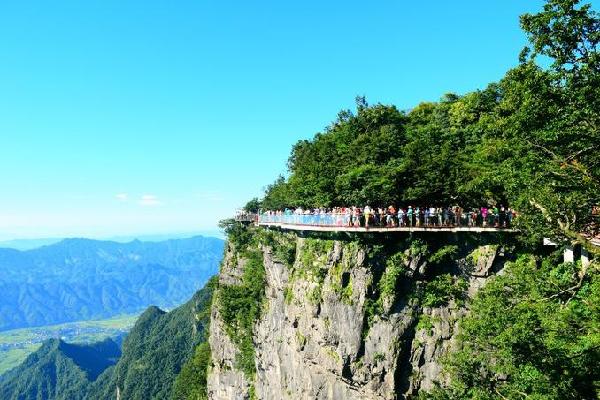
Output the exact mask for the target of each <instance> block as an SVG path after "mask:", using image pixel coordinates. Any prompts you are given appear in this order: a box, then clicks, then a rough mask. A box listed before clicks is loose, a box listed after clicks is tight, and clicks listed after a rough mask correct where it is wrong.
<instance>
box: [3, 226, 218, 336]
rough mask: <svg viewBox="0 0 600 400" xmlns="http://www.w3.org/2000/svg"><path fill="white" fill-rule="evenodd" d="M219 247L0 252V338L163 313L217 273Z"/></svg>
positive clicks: (204, 240)
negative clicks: (154, 310)
mask: <svg viewBox="0 0 600 400" xmlns="http://www.w3.org/2000/svg"><path fill="white" fill-rule="evenodd" d="M223 244H224V242H223V241H222V240H221V239H216V238H209V237H202V236H197V237H193V238H188V239H173V240H167V241H163V242H141V241H137V240H136V241H133V242H129V243H117V242H110V241H97V240H90V239H66V240H63V241H61V242H59V243H56V244H53V245H49V246H43V247H40V248H37V249H33V250H28V251H18V250H14V249H0V293H2V296H0V330H6V329H13V328H20V327H30V326H40V325H50V324H56V323H61V322H68V321H76V320H84V319H92V318H105V317H109V316H113V315H116V314H121V313H133V312H137V311H140V310H142V309H144V308H146V307H147V306H149V305H151V304H153V305H157V306H160V307H163V308H171V307H173V306H176V305H178V304H180V303H182V302H184V301H185V300H187V299H189V297H190V296H191V295H192V294H193V293H194V292H195V291H196V290H198V289H199V288H201V287H202V286H203V285H204V283H205V282H206V280H207V279H208V278H209V277H210V276H212V275H214V274H215V273H216V272H217V268H218V264H219V262H220V260H221V256H222V252H223Z"/></svg>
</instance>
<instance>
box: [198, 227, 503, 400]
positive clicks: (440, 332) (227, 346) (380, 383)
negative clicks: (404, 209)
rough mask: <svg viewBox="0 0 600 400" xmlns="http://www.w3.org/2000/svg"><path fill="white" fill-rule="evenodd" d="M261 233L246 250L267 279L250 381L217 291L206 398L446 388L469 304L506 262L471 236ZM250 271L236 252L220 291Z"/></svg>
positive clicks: (361, 395) (394, 393)
mask: <svg viewBox="0 0 600 400" xmlns="http://www.w3.org/2000/svg"><path fill="white" fill-rule="evenodd" d="M255 235H257V236H259V239H258V240H255V241H254V242H253V244H251V245H249V246H254V247H255V248H256V249H258V250H259V251H260V252H261V255H262V260H263V265H264V272H265V279H264V281H265V287H264V299H263V300H261V312H260V317H259V318H258V319H257V320H256V321H255V323H254V326H253V332H252V341H253V343H254V349H255V359H254V362H255V373H254V374H247V373H246V374H245V373H244V372H242V371H241V370H240V368H238V361H237V359H238V357H239V349H238V348H237V346H236V344H235V341H234V340H232V338H231V332H232V331H231V329H230V330H229V333H228V331H227V329H226V327H225V325H224V322H223V321H222V318H221V316H220V308H219V300H218V298H219V297H218V294H217V297H216V298H215V299H216V300H215V302H214V303H213V310H212V317H211V318H212V322H211V327H210V338H209V342H210V345H211V349H212V366H211V369H210V374H209V378H208V395H209V398H211V399H247V398H253V397H255V398H259V399H396V398H409V397H412V396H414V395H416V394H417V393H418V392H419V391H420V390H429V389H432V388H433V387H434V385H435V384H436V382H439V383H440V384H443V383H444V376H443V374H442V368H441V365H440V358H441V357H442V356H443V355H445V354H447V352H448V351H449V350H450V349H452V348H453V346H454V345H455V340H454V338H455V334H456V332H457V328H458V321H459V320H460V318H461V317H462V316H463V315H464V314H465V313H466V312H467V304H468V298H469V297H470V296H471V297H472V296H473V295H474V294H475V293H476V292H477V290H478V289H479V288H480V287H481V286H482V285H483V284H485V281H486V280H487V279H488V278H489V277H490V276H491V275H492V274H493V273H495V272H496V271H498V270H499V269H501V268H502V265H503V262H504V255H503V254H502V253H501V251H499V247H498V246H496V245H494V244H493V241H490V242H492V243H491V244H490V243H483V244H480V243H481V241H480V240H478V241H475V240H469V239H468V238H467V239H464V240H462V239H461V241H459V239H457V238H444V240H446V241H447V242H443V241H441V240H439V238H438V237H433V238H424V239H429V240H430V242H429V243H427V241H426V240H413V239H410V238H403V239H402V238H400V239H398V238H393V239H392V240H387V241H385V242H382V243H378V242H367V241H364V240H341V239H339V238H337V240H333V239H316V238H303V237H297V236H295V235H293V234H282V233H274V232H265V231H258V232H255ZM264 236H268V240H262V239H260V237H262V238H263V239H264ZM433 239H436V240H437V241H438V242H437V243H434V242H432V241H431V240H433ZM398 242H400V244H398ZM282 249H287V252H286V251H282ZM286 254H287V256H288V257H286ZM290 255H291V256H290ZM245 263H246V260H245V259H244V256H243V252H241V251H240V249H236V247H235V246H234V245H232V244H230V245H229V248H228V251H227V254H226V256H225V261H224V263H223V265H222V268H221V273H220V283H221V285H236V284H239V283H240V280H241V274H242V271H243V270H244V265H245ZM440 277H441V278H443V279H441V278H440ZM432 282H433V283H432ZM430 284H432V285H435V286H429V285H430ZM432 287H433V288H434V289H435V290H433V289H431V288H432Z"/></svg>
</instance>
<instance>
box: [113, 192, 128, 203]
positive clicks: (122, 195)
mask: <svg viewBox="0 0 600 400" xmlns="http://www.w3.org/2000/svg"><path fill="white" fill-rule="evenodd" d="M115 198H116V199H117V200H119V201H122V202H126V201H127V200H129V195H128V194H127V193H118V194H116V195H115Z"/></svg>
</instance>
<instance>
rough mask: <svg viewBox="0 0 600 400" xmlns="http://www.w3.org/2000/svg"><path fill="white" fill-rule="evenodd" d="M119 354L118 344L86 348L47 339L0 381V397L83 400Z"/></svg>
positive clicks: (112, 342) (96, 345)
mask: <svg viewBox="0 0 600 400" xmlns="http://www.w3.org/2000/svg"><path fill="white" fill-rule="evenodd" d="M120 355H121V351H120V349H119V345H117V344H116V343H115V342H114V341H112V340H111V339H106V340H104V341H102V342H99V343H94V344H90V345H87V344H85V345H84V344H69V343H65V342H63V341H62V340H58V339H50V340H48V341H47V342H45V343H44V344H43V345H42V347H40V349H38V350H37V351H36V352H35V353H33V354H31V355H30V356H29V357H27V359H26V360H25V361H24V362H23V364H21V365H20V366H19V367H17V368H15V369H13V370H11V371H9V372H8V373H6V374H5V375H3V376H2V377H1V378H0V398H2V399H6V400H9V399H19V400H29V399H31V400H34V399H65V400H66V399H69V400H77V399H84V398H85V397H86V396H85V394H86V391H87V388H88V387H89V384H90V382H93V381H95V380H96V378H98V376H99V375H100V374H101V373H102V372H103V371H104V370H106V368H108V367H109V366H111V365H114V364H115V363H116V362H117V360H118V359H119V356H120Z"/></svg>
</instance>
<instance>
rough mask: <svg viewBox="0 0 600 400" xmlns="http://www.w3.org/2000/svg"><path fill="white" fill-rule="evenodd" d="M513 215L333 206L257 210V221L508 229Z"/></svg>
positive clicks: (499, 209) (506, 211) (500, 209)
mask: <svg viewBox="0 0 600 400" xmlns="http://www.w3.org/2000/svg"><path fill="white" fill-rule="evenodd" d="M515 216H516V213H515V211H514V210H513V209H511V208H509V207H504V206H502V205H499V206H489V207H488V206H483V207H479V208H469V209H463V208H462V207H460V206H453V207H413V206H408V207H400V208H398V209H396V208H395V207H394V206H389V207H387V208H385V207H377V208H372V207H370V206H365V207H333V208H314V209H303V208H301V207H299V208H296V209H290V208H286V209H285V210H276V211H272V210H266V211H265V210H261V212H260V213H259V216H258V219H259V222H263V223H286V224H294V225H314V226H348V227H365V228H369V227H388V228H395V227H455V226H466V227H493V228H508V227H510V226H511V225H512V222H513V219H514V218H515Z"/></svg>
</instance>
